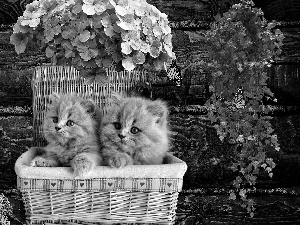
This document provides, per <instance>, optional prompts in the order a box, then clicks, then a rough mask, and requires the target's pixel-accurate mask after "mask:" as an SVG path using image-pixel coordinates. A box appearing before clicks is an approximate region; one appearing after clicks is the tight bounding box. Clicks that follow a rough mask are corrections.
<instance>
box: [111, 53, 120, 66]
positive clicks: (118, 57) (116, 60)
mask: <svg viewBox="0 0 300 225" xmlns="http://www.w3.org/2000/svg"><path fill="white" fill-rule="evenodd" d="M111 56H112V59H113V60H114V62H115V63H119V62H120V61H121V60H122V55H121V54H120V53H118V52H115V53H113V54H112V55H111Z"/></svg>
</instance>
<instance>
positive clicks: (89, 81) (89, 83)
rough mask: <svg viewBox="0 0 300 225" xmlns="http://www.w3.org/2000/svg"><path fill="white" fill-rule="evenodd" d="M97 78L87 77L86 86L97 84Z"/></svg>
mask: <svg viewBox="0 0 300 225" xmlns="http://www.w3.org/2000/svg"><path fill="white" fill-rule="evenodd" d="M95 78H96V76H90V77H86V78H85V79H84V84H86V85H91V84H92V83H94V82H95Z"/></svg>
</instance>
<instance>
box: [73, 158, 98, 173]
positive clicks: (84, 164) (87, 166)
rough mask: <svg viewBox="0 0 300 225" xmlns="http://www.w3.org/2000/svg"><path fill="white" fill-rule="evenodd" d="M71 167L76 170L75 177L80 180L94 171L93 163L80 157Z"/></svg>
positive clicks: (75, 159)
mask: <svg viewBox="0 0 300 225" xmlns="http://www.w3.org/2000/svg"><path fill="white" fill-rule="evenodd" d="M71 166H72V167H73V169H74V175H75V177H78V178H80V177H85V176H86V175H88V174H89V172H91V170H92V169H93V163H92V162H91V161H90V160H88V159H87V158H86V157H84V156H80V155H78V156H76V157H75V158H74V159H73V160H72V162H71Z"/></svg>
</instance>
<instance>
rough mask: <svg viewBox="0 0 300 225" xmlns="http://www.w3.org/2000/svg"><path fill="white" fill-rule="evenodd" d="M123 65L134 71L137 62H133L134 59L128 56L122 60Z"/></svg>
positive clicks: (126, 68)
mask: <svg viewBox="0 0 300 225" xmlns="http://www.w3.org/2000/svg"><path fill="white" fill-rule="evenodd" d="M122 66H123V67H124V69H125V70H127V71H132V70H134V68H135V64H134V62H133V59H132V58H131V57H127V58H125V59H123V60H122Z"/></svg>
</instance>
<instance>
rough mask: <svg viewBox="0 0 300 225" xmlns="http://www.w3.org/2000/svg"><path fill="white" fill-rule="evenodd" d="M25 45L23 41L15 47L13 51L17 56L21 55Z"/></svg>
mask: <svg viewBox="0 0 300 225" xmlns="http://www.w3.org/2000/svg"><path fill="white" fill-rule="evenodd" d="M25 49H26V44H24V41H22V42H21V43H20V44H19V45H15V50H16V52H17V54H21V53H23V52H25Z"/></svg>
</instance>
